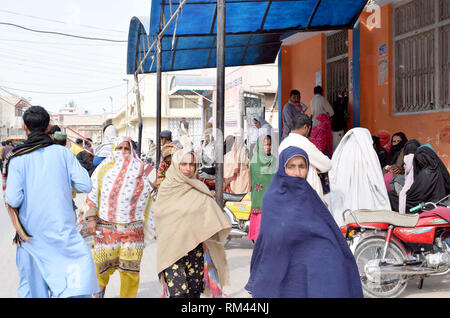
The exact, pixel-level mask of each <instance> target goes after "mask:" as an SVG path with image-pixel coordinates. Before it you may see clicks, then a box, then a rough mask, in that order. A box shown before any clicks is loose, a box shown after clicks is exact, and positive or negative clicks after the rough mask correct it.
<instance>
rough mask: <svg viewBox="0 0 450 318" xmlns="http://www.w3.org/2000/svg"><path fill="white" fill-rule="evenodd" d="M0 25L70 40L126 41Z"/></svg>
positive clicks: (11, 24) (14, 25) (16, 25)
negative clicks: (70, 38)
mask: <svg viewBox="0 0 450 318" xmlns="http://www.w3.org/2000/svg"><path fill="white" fill-rule="evenodd" d="M0 25H6V26H12V27H16V28H20V29H23V30H26V31H31V32H36V33H44V34H54V35H61V36H67V37H72V38H78V39H83V40H94V41H105V42H116V43H126V42H128V40H126V41H125V40H113V39H105V38H96V37H88V36H82V35H74V34H69V33H63V32H56V31H44V30H36V29H32V28H28V27H25V26H22V25H18V24H15V23H8V22H1V21H0Z"/></svg>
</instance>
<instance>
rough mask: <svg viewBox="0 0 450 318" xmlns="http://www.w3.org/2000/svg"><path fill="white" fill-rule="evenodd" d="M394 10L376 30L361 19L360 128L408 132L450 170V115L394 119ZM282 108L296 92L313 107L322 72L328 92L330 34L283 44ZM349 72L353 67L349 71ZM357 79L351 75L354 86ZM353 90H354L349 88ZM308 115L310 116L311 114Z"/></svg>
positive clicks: (384, 11) (385, 9) (387, 9)
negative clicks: (383, 67) (383, 62)
mask: <svg viewBox="0 0 450 318" xmlns="http://www.w3.org/2000/svg"><path fill="white" fill-rule="evenodd" d="M392 13H393V8H392V5H391V4H387V5H384V6H382V7H381V25H380V28H376V27H375V28H371V27H370V25H369V24H368V23H367V21H368V18H369V16H370V14H371V13H367V12H363V13H362V14H361V16H360V29H361V31H360V56H359V62H360V93H361V97H360V126H361V127H364V128H367V129H369V130H370V131H371V133H372V134H373V135H375V134H377V132H378V131H380V130H387V131H388V132H389V133H390V134H391V135H392V134H394V133H396V132H399V131H403V132H404V133H405V134H406V136H407V137H408V138H409V139H417V140H419V141H420V142H421V143H430V144H431V145H432V146H433V147H434V148H435V150H436V152H437V153H438V155H439V156H440V158H441V159H442V161H443V162H444V163H445V164H446V166H447V168H450V157H449V156H450V125H449V123H450V112H448V111H441V112H433V113H417V114H394V80H393V79H394V77H393V70H394V64H393V63H394V62H393V56H394V51H393V27H392V25H393V15H392ZM383 44H386V46H387V50H386V54H385V55H382V56H379V53H378V52H379V47H380V46H381V45H383ZM352 50H353V41H352V32H351V31H349V61H350V60H351V59H353V62H354V63H355V62H357V59H358V57H357V56H356V57H354V56H353V54H352ZM281 54H282V56H281V68H282V89H281V92H282V105H284V104H285V103H286V102H287V101H288V100H289V92H290V90H291V89H294V88H295V89H298V90H300V92H301V93H302V102H304V103H305V104H306V105H308V107H309V102H310V100H311V98H312V97H313V87H314V85H315V73H316V72H318V71H321V72H322V86H323V87H324V89H325V91H326V88H325V84H326V79H325V66H326V65H325V34H323V33H322V34H319V35H315V36H313V37H311V38H308V39H306V40H303V41H301V42H298V43H295V44H292V45H284V46H282V49H281ZM386 57H387V58H388V76H387V79H386V81H385V82H384V83H382V84H379V82H378V63H379V60H380V59H384V58H386ZM349 67H350V66H349ZM351 78H352V74H351V73H350V72H349V82H350V81H351ZM349 88H350V89H351V86H350V83H349ZM349 97H350V105H349V109H350V118H349V120H348V125H347V126H348V128H351V127H352V123H353V117H352V115H353V114H352V110H353V109H352V102H353V101H352V94H351V92H349ZM308 113H309V111H308Z"/></svg>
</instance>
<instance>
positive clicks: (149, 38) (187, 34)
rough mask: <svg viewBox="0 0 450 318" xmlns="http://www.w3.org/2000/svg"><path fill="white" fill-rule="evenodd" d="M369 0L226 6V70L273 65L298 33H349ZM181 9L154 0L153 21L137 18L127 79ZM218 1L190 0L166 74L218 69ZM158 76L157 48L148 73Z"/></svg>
mask: <svg viewBox="0 0 450 318" xmlns="http://www.w3.org/2000/svg"><path fill="white" fill-rule="evenodd" d="M366 3H367V0H227V1H226V27H225V43H226V48H225V59H226V60H225V66H240V65H254V64H266V63H273V62H274V61H275V59H276V56H277V54H278V51H279V49H280V46H281V41H282V40H283V39H284V38H286V37H288V36H290V35H292V34H294V33H296V32H305V31H325V30H333V29H350V28H352V27H353V25H354V24H355V22H356V21H357V19H358V17H359V15H360V13H361V11H362V10H363V8H364V6H365V5H366ZM177 8H178V3H176V2H172V1H171V0H152V4H151V12H150V17H147V18H137V17H134V18H132V20H131V23H130V29H129V35H128V57H127V73H128V74H133V73H134V72H135V71H136V69H137V67H138V65H139V62H140V61H141V59H142V58H143V56H144V55H145V53H146V52H147V51H148V48H149V47H150V45H151V44H152V43H153V41H154V40H155V39H156V36H157V34H158V32H159V30H160V21H163V23H162V25H164V23H166V22H167V21H168V20H169V19H170V17H171V13H172V12H175V10H176V9H177ZM216 12H217V10H216V1H213V0H188V1H187V3H186V4H185V5H184V7H183V8H182V11H181V13H180V14H179V15H178V18H176V20H175V21H174V22H173V23H172V24H171V25H170V26H169V27H168V29H167V30H166V32H165V33H164V37H163V39H162V69H161V70H162V71H163V72H167V71H176V70H187V69H199V68H210V67H216ZM153 72H156V47H154V48H153V49H152V52H151V53H150V55H149V57H148V58H147V60H146V61H145V64H144V67H143V73H153Z"/></svg>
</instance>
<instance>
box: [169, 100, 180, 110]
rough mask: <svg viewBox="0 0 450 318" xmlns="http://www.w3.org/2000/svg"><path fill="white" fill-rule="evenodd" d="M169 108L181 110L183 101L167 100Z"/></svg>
mask: <svg viewBox="0 0 450 318" xmlns="http://www.w3.org/2000/svg"><path fill="white" fill-rule="evenodd" d="M169 107H170V108H183V99H182V98H170V99H169Z"/></svg>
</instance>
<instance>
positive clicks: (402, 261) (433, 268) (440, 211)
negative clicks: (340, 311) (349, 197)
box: [340, 196, 450, 297]
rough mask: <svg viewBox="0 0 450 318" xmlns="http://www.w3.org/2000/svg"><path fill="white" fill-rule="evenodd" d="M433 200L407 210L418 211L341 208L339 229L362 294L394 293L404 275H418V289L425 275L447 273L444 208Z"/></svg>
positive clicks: (448, 234)
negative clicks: (351, 260) (352, 256)
mask: <svg viewBox="0 0 450 318" xmlns="http://www.w3.org/2000/svg"><path fill="white" fill-rule="evenodd" d="M448 197H449V196H447V197H445V198H444V199H442V200H441V201H439V202H438V203H440V202H442V201H443V200H446V199H447V198H448ZM438 203H433V202H426V203H422V204H420V205H418V206H416V207H414V208H413V209H411V210H410V211H411V212H415V211H417V210H422V213H420V214H400V213H398V212H393V211H372V210H358V211H350V210H346V211H344V213H343V219H344V220H345V221H344V223H345V225H344V226H341V228H340V229H341V232H342V233H343V234H344V235H345V237H346V239H347V242H348V244H349V246H350V248H351V249H352V251H353V253H354V256H355V259H356V263H357V265H358V270H359V273H360V277H361V283H362V286H363V290H364V293H365V294H366V296H369V297H398V296H400V295H401V294H402V293H403V291H404V290H405V288H406V286H407V284H408V281H409V280H412V279H420V283H419V288H422V285H423V280H424V278H425V277H430V276H440V275H446V274H448V273H449V272H450V239H449V238H450V223H449V222H448V221H447V220H449V216H450V207H449V206H442V205H440V206H438ZM442 216H444V217H445V218H446V219H447V220H446V219H444V218H443V217H442Z"/></svg>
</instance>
